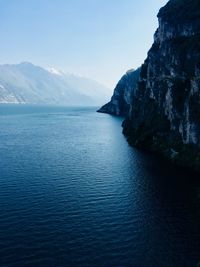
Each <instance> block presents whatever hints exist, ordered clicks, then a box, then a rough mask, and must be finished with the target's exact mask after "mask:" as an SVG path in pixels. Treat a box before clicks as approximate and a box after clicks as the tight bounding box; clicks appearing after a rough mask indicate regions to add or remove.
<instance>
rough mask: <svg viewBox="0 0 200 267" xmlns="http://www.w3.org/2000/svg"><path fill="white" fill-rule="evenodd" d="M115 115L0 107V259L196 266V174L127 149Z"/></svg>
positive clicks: (112, 266) (97, 266)
mask: <svg viewBox="0 0 200 267" xmlns="http://www.w3.org/2000/svg"><path fill="white" fill-rule="evenodd" d="M121 122H122V119H120V118H116V117H112V116H109V115H106V114H99V113H96V112H95V108H64V107H50V106H46V107H45V106H44V107H42V106H38V107H37V106H26V105H21V106H20V105H14V106H13V105H0V266H1V267H2V266H3V267H5V266H19V267H21V266H37V267H38V266H48V267H51V266H56V267H59V266H67V267H74V266H75V267H79V266H80V267H87V266H89V267H133V266H136V267H140V266H141V267H143V266H144V267H146V266H148V267H149V266H152V267H156V266H159V267H160V266H161V267H162V266H166V267H173V266H174V267H179V266H181V267H183V266H186V267H187V266H188V267H192V266H194V267H195V266H197V264H198V262H200V185H199V182H198V177H195V175H192V174H190V173H187V172H185V171H181V170H180V169H178V168H176V167H174V166H172V165H171V164H169V163H166V162H164V161H163V160H160V159H158V158H156V157H154V156H152V155H151V154H146V153H144V152H141V151H138V150H136V149H134V148H132V147H130V146H129V145H128V143H127V142H126V140H125V138H124V136H123V135H122V133H121ZM196 178H197V180H196Z"/></svg>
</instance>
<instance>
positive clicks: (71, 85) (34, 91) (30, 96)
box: [0, 62, 111, 106]
mask: <svg viewBox="0 0 200 267" xmlns="http://www.w3.org/2000/svg"><path fill="white" fill-rule="evenodd" d="M110 95H111V91H110V90H109V89H108V88H106V87H105V86H103V85H101V84H99V83H98V82H96V81H93V80H91V79H88V78H84V77H80V76H78V75H73V74H65V73H63V72H61V71H58V70H56V69H54V68H50V69H44V68H41V67H39V66H35V65H33V64H31V63H29V62H23V63H20V64H16V65H9V64H6V65H0V103H30V104H58V105H70V106H72V105H88V106H98V105H101V104H103V103H105V102H106V101H108V100H109V98H110Z"/></svg>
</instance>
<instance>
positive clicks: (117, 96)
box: [98, 68, 140, 116]
mask: <svg viewBox="0 0 200 267" xmlns="http://www.w3.org/2000/svg"><path fill="white" fill-rule="evenodd" d="M139 74H140V68H138V69H137V70H129V71H127V73H126V74H125V75H124V76H122V78H121V79H120V81H119V82H118V83H117V85H116V87H115V89H114V93H113V96H112V98H111V100H110V102H109V103H107V104H105V105H104V106H103V107H101V108H100V109H99V110H98V112H102V113H108V114H112V115H117V116H125V115H127V114H128V112H129V109H130V104H131V101H132V94H133V92H134V89H135V87H136V85H137V82H138V79H139Z"/></svg>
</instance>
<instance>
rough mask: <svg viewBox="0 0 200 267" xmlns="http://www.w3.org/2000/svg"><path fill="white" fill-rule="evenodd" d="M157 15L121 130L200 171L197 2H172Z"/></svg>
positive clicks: (199, 19)
mask: <svg viewBox="0 0 200 267" xmlns="http://www.w3.org/2000/svg"><path fill="white" fill-rule="evenodd" d="M158 19H159V28H158V29H157V31H156V33H155V36H154V43H153V45H152V47H151V49H150V50H149V52H148V57H147V59H146V60H145V62H144V64H143V65H142V69H141V74H140V78H139V82H138V84H137V86H136V88H135V90H134V95H133V96H132V101H131V110H130V113H129V116H128V118H127V119H126V120H125V122H124V124H123V125H124V133H125V134H126V135H127V137H128V140H129V141H130V142H131V143H132V144H133V145H136V146H138V147H143V148H145V149H149V150H153V151H156V152H159V153H161V154H164V155H165V156H166V157H169V158H171V159H172V160H173V161H175V162H177V163H179V164H184V165H185V166H188V167H191V168H193V169H195V170H198V171H200V0H170V1H169V2H168V3H167V5H166V6H165V7H163V8H162V9H161V10H160V12H159V14H158Z"/></svg>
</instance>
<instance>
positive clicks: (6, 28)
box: [0, 0, 167, 88]
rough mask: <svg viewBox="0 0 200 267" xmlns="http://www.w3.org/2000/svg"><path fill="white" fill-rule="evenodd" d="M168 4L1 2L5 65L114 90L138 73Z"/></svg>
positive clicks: (0, 46)
mask: <svg viewBox="0 0 200 267" xmlns="http://www.w3.org/2000/svg"><path fill="white" fill-rule="evenodd" d="M166 3H167V0H149V1H147V0H0V36H1V41H0V51H1V54H0V55H1V56H0V64H6V63H9V64H17V63H20V62H24V61H28V62H31V63H33V64H35V65H39V66H42V67H45V68H47V67H55V68H57V69H60V70H62V71H64V72H69V73H74V74H79V75H82V76H85V77H89V78H92V79H94V80H97V81H98V82H100V83H102V84H104V85H106V86H107V87H109V88H113V87H114V86H115V84H116V83H117V81H118V80H119V79H120V77H121V76H122V75H123V74H124V73H125V72H126V71H127V70H129V69H132V68H137V67H139V66H140V65H141V64H142V63H143V61H144V60H145V58H146V56H147V52H148V50H149V48H150V47H151V45H152V43H153V34H154V32H155V30H156V28H157V26H158V22H157V13H158V11H159V9H160V7H162V6H163V5H165V4H166Z"/></svg>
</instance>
